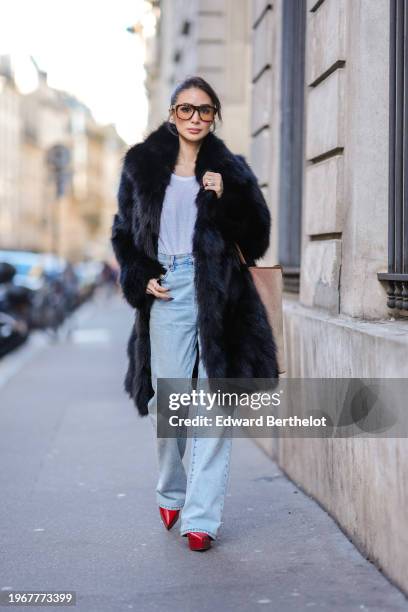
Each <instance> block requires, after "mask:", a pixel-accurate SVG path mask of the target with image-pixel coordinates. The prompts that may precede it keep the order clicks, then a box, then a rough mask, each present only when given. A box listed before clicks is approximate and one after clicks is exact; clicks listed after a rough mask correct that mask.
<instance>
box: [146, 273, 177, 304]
mask: <svg viewBox="0 0 408 612" xmlns="http://www.w3.org/2000/svg"><path fill="white" fill-rule="evenodd" d="M168 291H169V290H168V288H166V287H162V286H161V285H160V283H159V282H158V281H157V278H151V279H150V280H149V282H148V283H147V287H146V293H150V294H151V295H154V297H157V298H160V299H161V300H172V299H173V298H172V297H170V295H169V293H168Z"/></svg>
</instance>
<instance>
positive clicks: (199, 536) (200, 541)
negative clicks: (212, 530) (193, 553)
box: [187, 531, 211, 550]
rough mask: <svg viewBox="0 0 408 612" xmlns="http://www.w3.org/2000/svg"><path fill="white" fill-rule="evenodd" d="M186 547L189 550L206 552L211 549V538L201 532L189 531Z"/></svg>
mask: <svg viewBox="0 0 408 612" xmlns="http://www.w3.org/2000/svg"><path fill="white" fill-rule="evenodd" d="M187 536H188V545H189V546H190V549H191V550H208V549H209V548H211V536H209V535H208V533H204V532H202V531H189V532H188V533H187Z"/></svg>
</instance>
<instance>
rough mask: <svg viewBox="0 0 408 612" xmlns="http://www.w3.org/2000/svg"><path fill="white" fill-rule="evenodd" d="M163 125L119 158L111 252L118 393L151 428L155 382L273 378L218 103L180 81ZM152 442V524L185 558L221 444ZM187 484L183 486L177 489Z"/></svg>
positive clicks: (226, 448) (261, 203) (223, 482)
mask: <svg viewBox="0 0 408 612" xmlns="http://www.w3.org/2000/svg"><path fill="white" fill-rule="evenodd" d="M169 112H170V114H169V118H168V120H167V121H164V122H163V123H162V124H161V125H160V126H159V127H158V128H157V129H156V130H154V131H152V132H151V133H150V134H149V135H148V137H147V138H146V139H145V140H144V141H143V142H141V143H138V144H136V145H134V146H132V147H130V149H129V150H128V151H127V153H126V154H125V156H124V160H123V168H122V172H121V180H120V185H119V191H118V202H119V207H118V212H117V214H115V216H114V221H113V226H112V245H113V249H114V252H115V255H116V258H117V260H118V263H119V265H120V284H121V287H122V291H123V295H124V297H125V299H126V300H127V302H128V303H129V304H130V305H131V306H132V307H134V308H135V321H134V325H133V329H132V333H131V335H130V338H129V341H128V345H127V354H128V358H129V365H128V369H127V373H126V377H125V384H124V386H125V390H126V392H127V393H128V394H129V396H130V397H131V398H133V401H134V403H135V405H136V407H137V409H138V412H139V414H140V415H142V416H145V415H150V416H151V418H152V422H153V423H156V414H157V403H156V391H157V379H158V378H191V377H193V378H195V373H197V374H198V378H199V379H206V378H209V379H210V378H278V364H277V350H276V345H275V340H274V337H273V333H272V330H271V328H270V326H269V324H268V320H267V315H266V311H265V308H264V306H263V304H262V302H261V300H260V298H259V296H258V294H257V292H256V289H255V286H254V284H253V281H252V277H251V275H250V273H249V271H248V270H247V269H246V268H245V267H243V266H241V264H240V262H239V258H238V256H237V250H236V246H235V243H238V245H239V246H240V248H241V250H242V252H243V254H244V257H245V259H246V262H247V264H249V265H255V260H256V259H259V258H260V257H262V256H263V255H264V253H265V252H266V250H267V248H268V246H269V235H270V227H271V217H270V213H269V209H268V207H267V205H266V202H265V199H264V197H263V195H262V192H261V190H260V188H259V186H258V182H257V179H256V177H255V175H254V173H253V172H252V170H251V168H250V167H249V165H248V164H247V162H246V160H245V158H244V157H243V156H242V155H236V154H233V153H232V152H231V151H230V150H229V149H228V148H227V146H226V145H225V143H224V142H223V141H222V140H221V139H220V138H218V137H217V136H215V134H214V129H215V121H216V118H219V119H220V120H221V103H220V100H219V98H218V96H217V94H216V93H215V91H214V90H213V88H212V87H211V86H210V85H209V84H208V83H207V82H206V81H205V80H204V79H202V78H200V77H190V78H188V79H186V80H185V81H183V82H182V83H181V84H180V85H179V86H178V87H177V88H176V90H175V91H174V93H173V95H172V98H171V106H170V109H169ZM185 443H186V440H185V438H184V439H183V438H170V437H168V438H158V440H157V444H158V459H159V481H158V484H157V488H156V493H157V501H158V505H159V509H160V515H161V517H162V520H163V522H164V524H165V526H166V527H167V528H168V529H170V528H171V527H172V526H173V525H174V523H175V522H176V521H177V519H178V518H179V515H180V510H181V509H182V513H181V524H180V533H181V535H183V536H188V541H189V546H190V548H191V549H192V550H206V549H208V548H210V546H211V541H212V540H215V539H216V536H217V531H218V529H219V527H220V524H221V516H222V511H223V505H224V497H225V492H226V487H227V479H228V474H229V460H230V451H231V438H230V437H229V436H228V435H226V436H225V435H224V436H222V435H221V436H220V437H218V438H216V439H214V438H205V437H198V436H194V438H193V439H192V449H191V453H192V455H191V456H192V458H193V459H192V461H191V462H190V469H189V475H188V479H187V477H186V473H185V470H184V466H183V462H182V458H183V455H184V451H185ZM187 480H188V481H187Z"/></svg>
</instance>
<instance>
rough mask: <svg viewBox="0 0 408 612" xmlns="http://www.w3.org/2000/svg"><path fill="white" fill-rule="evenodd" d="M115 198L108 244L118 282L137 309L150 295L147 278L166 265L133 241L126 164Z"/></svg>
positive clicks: (130, 188)
mask: <svg viewBox="0 0 408 612" xmlns="http://www.w3.org/2000/svg"><path fill="white" fill-rule="evenodd" d="M117 200H118V212H117V213H116V214H115V215H114V218H113V224H112V228H111V244H112V248H113V251H114V253H115V256H116V259H117V261H118V263H119V266H120V276H119V281H120V285H121V287H122V291H123V295H124V297H125V299H126V300H127V302H128V303H129V304H130V306H132V307H133V308H140V307H141V306H143V304H144V303H145V301H146V300H147V299H148V298H149V294H147V293H146V287H147V284H148V282H149V280H150V279H151V278H157V277H159V275H160V274H162V273H164V272H165V268H164V267H163V266H162V265H161V263H160V262H159V261H157V260H154V259H152V258H151V257H149V256H148V255H146V254H145V253H143V252H142V251H141V250H140V249H138V248H137V247H136V245H135V242H134V240H133V231H132V230H133V227H132V219H134V216H133V215H132V207H133V182H132V180H131V179H130V178H129V177H128V175H127V172H126V169H125V167H123V169H122V172H121V176H120V182H119V188H118V193H117ZM133 223H134V222H133Z"/></svg>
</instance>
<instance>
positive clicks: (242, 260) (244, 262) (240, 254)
mask: <svg viewBox="0 0 408 612" xmlns="http://www.w3.org/2000/svg"><path fill="white" fill-rule="evenodd" d="M235 246H236V247H237V251H238V257H239V260H240V262H241V263H242V264H244V265H245V266H246V265H247V262H246V261H245V257H244V256H243V254H242V251H241V249H240V248H239V246H238V243H237V242H236V243H235Z"/></svg>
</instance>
